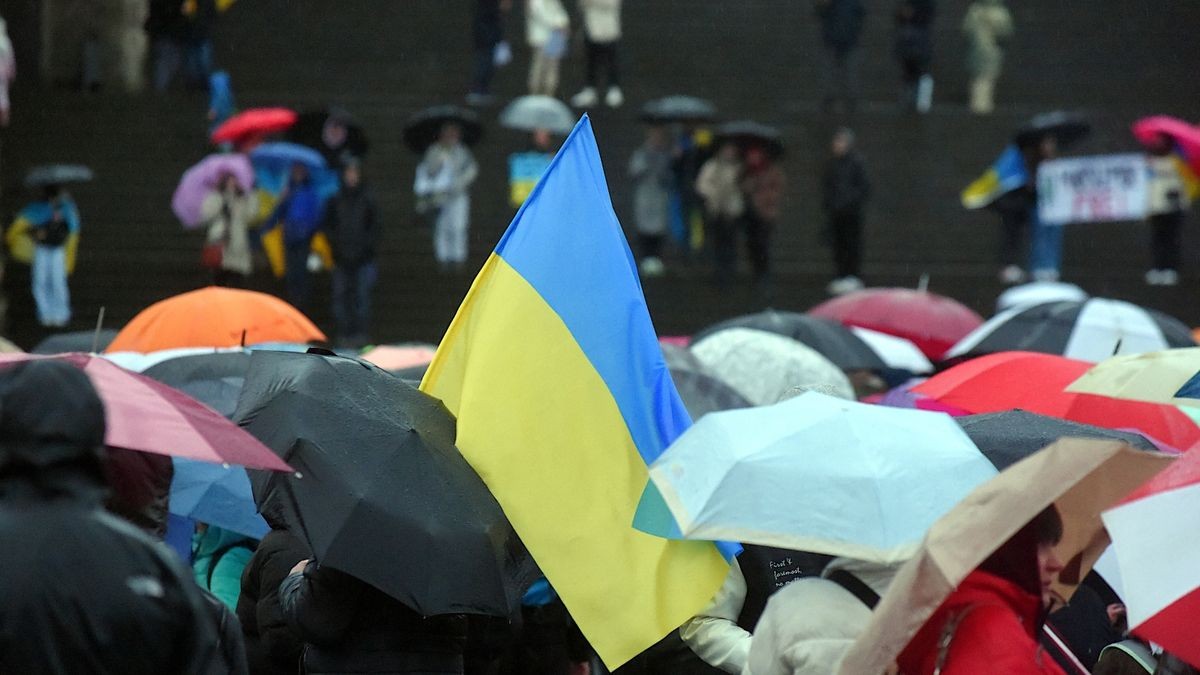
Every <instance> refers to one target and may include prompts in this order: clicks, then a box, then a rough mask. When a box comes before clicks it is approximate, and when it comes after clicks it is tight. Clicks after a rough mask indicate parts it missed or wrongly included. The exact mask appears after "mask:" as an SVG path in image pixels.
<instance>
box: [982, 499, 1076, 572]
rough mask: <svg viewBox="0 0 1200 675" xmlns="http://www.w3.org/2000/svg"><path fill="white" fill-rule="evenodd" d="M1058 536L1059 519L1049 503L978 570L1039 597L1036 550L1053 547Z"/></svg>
mask: <svg viewBox="0 0 1200 675" xmlns="http://www.w3.org/2000/svg"><path fill="white" fill-rule="evenodd" d="M1062 535H1063V522H1062V517H1061V516H1059V515H1058V509H1057V508H1055V506H1054V505H1053V504H1051V505H1050V506H1047V507H1046V508H1045V509H1042V511H1041V513H1039V514H1037V515H1036V516H1034V517H1033V520H1030V521H1029V522H1028V523H1025V526H1024V527H1022V528H1021V529H1020V530H1018V531H1017V533H1016V534H1014V535H1013V536H1012V537H1010V538H1009V540H1008V541H1006V542H1004V543H1003V544H1001V545H1000V547H999V548H997V549H996V551H995V552H994V553H992V554H991V555H990V556H988V559H987V560H985V561H983V564H982V565H980V566H979V569H981V570H983V571H984V572H988V573H990V574H994V575H996V576H998V577H1001V578H1003V579H1007V580H1009V581H1011V582H1013V583H1014V584H1017V585H1018V586H1020V587H1021V588H1023V589H1025V590H1026V591H1029V592H1030V593H1037V594H1040V593H1041V592H1042V582H1041V575H1040V572H1039V571H1038V564H1037V554H1038V547H1039V546H1041V545H1043V544H1051V545H1053V544H1057V543H1058V542H1059V540H1061V539H1062Z"/></svg>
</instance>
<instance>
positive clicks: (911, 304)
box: [808, 288, 983, 361]
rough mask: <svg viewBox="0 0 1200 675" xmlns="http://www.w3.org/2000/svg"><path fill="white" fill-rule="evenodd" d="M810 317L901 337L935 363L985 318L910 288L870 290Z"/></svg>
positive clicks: (819, 309)
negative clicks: (820, 317) (823, 318)
mask: <svg viewBox="0 0 1200 675" xmlns="http://www.w3.org/2000/svg"><path fill="white" fill-rule="evenodd" d="M808 313H809V314H812V315H813V316H823V317H825V318H827V319H833V320H834V321H840V322H841V323H843V324H845V325H847V326H858V327H860V328H867V329H870V330H873V331H878V332H880V333H887V334H888V335H895V336H896V337H902V338H904V339H906V340H909V341H910V342H912V343H913V344H915V345H916V346H917V347H918V348H919V349H920V350H921V351H922V352H924V354H925V355H926V356H928V357H929V358H930V359H932V360H934V361H937V360H939V359H941V357H942V355H943V354H945V353H946V351H947V350H949V349H950V348H951V347H953V346H954V344H955V343H957V342H958V341H959V340H961V339H962V337H963V336H964V335H966V334H967V333H970V332H971V331H973V330H975V329H976V328H978V327H979V325H980V324H982V323H983V318H982V317H980V316H979V315H978V314H976V313H975V312H973V311H971V309H970V308H968V307H966V306H965V305H963V304H962V303H960V302H958V301H957V300H951V299H950V298H947V297H944V296H941V295H937V294H934V293H929V292H928V291H919V290H912V289H908V288H868V289H866V290H863V291H856V292H854V293H847V294H846V295H843V296H840V297H836V298H833V299H832V300H827V301H825V302H823V303H821V304H819V305H817V306H816V307H813V308H812V309H810V310H808Z"/></svg>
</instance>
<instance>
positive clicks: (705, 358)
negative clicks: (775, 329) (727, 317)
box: [692, 328, 854, 405]
mask: <svg viewBox="0 0 1200 675" xmlns="http://www.w3.org/2000/svg"><path fill="white" fill-rule="evenodd" d="M692 353H693V354H695V355H696V358H698V359H700V363H702V364H703V365H704V368H705V369H706V370H707V371H708V373H709V374H711V375H713V376H714V377H716V378H717V379H719V380H721V381H722V382H724V383H726V384H728V385H729V386H730V387H733V389H734V390H735V391H737V392H738V393H739V394H741V395H742V397H743V398H745V399H746V400H747V401H749V402H750V403H752V404H754V405H770V404H772V403H775V402H777V401H779V400H780V399H782V398H784V397H786V396H788V395H790V393H791V392H793V391H794V390H796V389H797V388H799V389H813V390H817V391H821V392H824V393H827V394H832V395H834V396H840V397H842V398H846V399H853V398H854V387H853V386H852V385H851V384H850V380H849V379H848V378H847V377H846V374H845V373H843V372H842V371H841V369H840V368H838V367H837V366H835V365H834V364H833V362H831V361H830V360H829V359H827V358H825V357H824V356H821V355H820V354H819V353H817V351H816V350H814V349H812V348H810V347H807V346H805V345H803V344H801V343H799V342H797V341H795V340H792V339H791V338H786V337H783V336H781V335H775V334H774V333H767V332H766V331H761V330H754V329H752V328H728V329H726V330H722V331H721V332H719V333H716V334H713V335H711V336H709V337H707V338H705V339H704V340H703V341H701V342H700V344H697V345H695V346H693V347H692Z"/></svg>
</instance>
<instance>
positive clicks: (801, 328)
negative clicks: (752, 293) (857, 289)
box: [692, 309, 886, 370]
mask: <svg viewBox="0 0 1200 675" xmlns="http://www.w3.org/2000/svg"><path fill="white" fill-rule="evenodd" d="M735 327H741V328H753V329H755V330H761V331H766V332H768V333H775V334H776V335H782V336H784V337H789V338H791V339H793V340H796V341H797V342H800V343H802V344H804V345H807V346H808V347H811V348H812V349H815V350H816V351H817V352H818V353H819V354H821V356H824V357H825V358H827V359H829V360H830V361H832V362H833V363H834V365H836V366H837V367H838V368H841V369H842V370H882V369H884V368H885V367H886V364H884V362H883V359H881V358H879V355H878V354H876V353H875V351H874V350H872V349H871V347H870V346H868V345H867V343H866V342H864V341H863V339H862V338H860V337H859V336H857V335H855V334H854V333H852V332H851V331H850V330H849V329H848V328H846V327H845V326H843V325H842V324H840V323H838V322H836V321H832V320H830V319H822V318H820V317H816V316H809V315H807V314H800V313H798V312H779V311H776V310H773V309H768V310H767V311H765V312H759V313H758V314H747V315H746V316H739V317H736V318H733V319H728V320H726V321H722V322H720V323H718V324H715V325H713V326H710V327H708V328H705V329H704V330H702V331H700V332H699V333H697V334H696V336H695V337H693V338H692V344H697V343H701V342H703V341H704V339H705V338H707V337H709V336H712V335H716V334H717V333H719V332H721V331H722V330H725V329H727V328H735Z"/></svg>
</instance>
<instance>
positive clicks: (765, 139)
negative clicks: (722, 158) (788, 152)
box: [717, 120, 783, 156]
mask: <svg viewBox="0 0 1200 675" xmlns="http://www.w3.org/2000/svg"><path fill="white" fill-rule="evenodd" d="M717 139H718V141H720V140H729V141H733V142H735V143H737V144H738V145H740V146H742V147H743V148H747V147H759V148H763V149H765V150H766V151H767V152H769V153H770V154H772V155H776V156H778V155H782V154H783V134H782V133H780V132H779V130H778V129H776V128H775V127H773V126H770V125H768V124H763V123H761V122H755V121H753V120H736V121H733V122H726V123H725V124H722V125H721V126H719V127H717Z"/></svg>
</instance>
